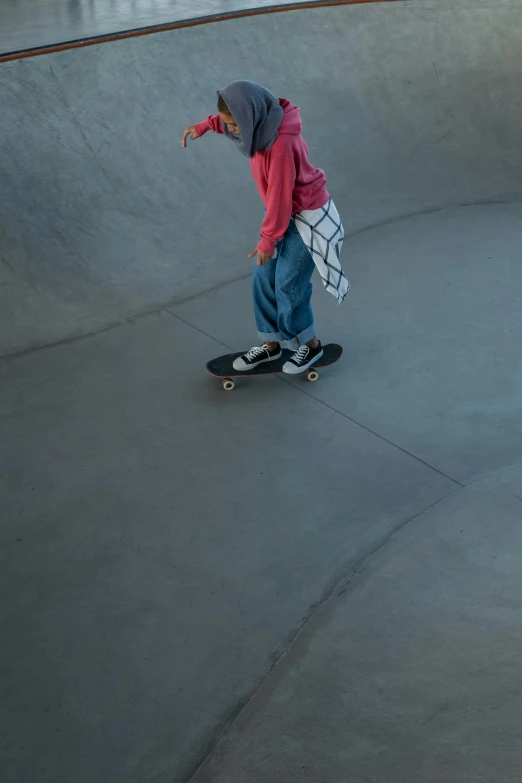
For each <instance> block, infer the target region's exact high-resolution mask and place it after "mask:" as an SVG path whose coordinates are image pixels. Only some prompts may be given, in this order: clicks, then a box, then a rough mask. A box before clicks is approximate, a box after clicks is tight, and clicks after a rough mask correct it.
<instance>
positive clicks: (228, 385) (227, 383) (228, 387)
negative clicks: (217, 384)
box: [223, 378, 236, 391]
mask: <svg viewBox="0 0 522 783" xmlns="http://www.w3.org/2000/svg"><path fill="white" fill-rule="evenodd" d="M223 388H224V390H225V391H232V389H235V388H236V384H235V383H234V381H233V380H232V379H231V378H225V380H224V381H223Z"/></svg>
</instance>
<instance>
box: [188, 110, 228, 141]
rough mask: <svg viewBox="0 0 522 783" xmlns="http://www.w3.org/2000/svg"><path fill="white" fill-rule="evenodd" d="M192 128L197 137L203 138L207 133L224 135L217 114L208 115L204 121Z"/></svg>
mask: <svg viewBox="0 0 522 783" xmlns="http://www.w3.org/2000/svg"><path fill="white" fill-rule="evenodd" d="M194 127H195V129H196V133H197V134H198V136H204V135H205V133H206V132H207V131H213V132H214V133H224V130H223V123H222V122H221V117H220V116H219V114H209V115H208V117H207V119H206V120H203V122H198V123H197V124H196V125H194Z"/></svg>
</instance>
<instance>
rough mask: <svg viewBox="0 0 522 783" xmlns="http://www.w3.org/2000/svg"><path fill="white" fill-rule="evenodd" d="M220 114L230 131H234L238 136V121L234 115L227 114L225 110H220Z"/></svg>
mask: <svg viewBox="0 0 522 783" xmlns="http://www.w3.org/2000/svg"><path fill="white" fill-rule="evenodd" d="M219 116H220V117H221V119H222V120H223V122H224V123H225V125H226V126H227V128H228V131H229V133H234V134H235V135H236V136H239V128H238V127H237V123H236V121H235V119H234V118H233V117H232V115H231V114H225V113H224V112H222V111H220V112H219Z"/></svg>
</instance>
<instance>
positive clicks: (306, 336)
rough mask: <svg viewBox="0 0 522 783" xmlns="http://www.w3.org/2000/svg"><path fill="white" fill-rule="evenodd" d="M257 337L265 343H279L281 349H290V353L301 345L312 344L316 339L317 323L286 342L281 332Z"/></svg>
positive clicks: (262, 333)
mask: <svg viewBox="0 0 522 783" xmlns="http://www.w3.org/2000/svg"><path fill="white" fill-rule="evenodd" d="M257 336H258V338H259V340H260V341H261V342H264V343H279V344H280V345H281V348H288V349H289V350H290V351H297V349H298V348H299V346H300V345H304V344H305V343H308V342H310V340H313V338H314V337H315V323H312V325H311V326H308V327H307V328H306V329H304V331H302V332H301V333H300V334H298V335H297V337H291V338H290V339H289V340H286V339H285V338H284V337H283V335H282V334H281V332H258V333H257Z"/></svg>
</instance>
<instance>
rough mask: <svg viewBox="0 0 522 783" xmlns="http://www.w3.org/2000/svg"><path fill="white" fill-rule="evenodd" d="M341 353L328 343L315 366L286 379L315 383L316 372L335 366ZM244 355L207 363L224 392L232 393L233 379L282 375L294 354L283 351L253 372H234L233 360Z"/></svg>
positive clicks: (234, 354)
mask: <svg viewBox="0 0 522 783" xmlns="http://www.w3.org/2000/svg"><path fill="white" fill-rule="evenodd" d="M342 352H343V349H342V348H341V346H340V345H336V344H335V343H328V345H323V355H322V356H321V358H320V359H318V360H317V362H315V364H312V366H311V367H309V368H308V370H305V371H304V372H303V373H299V374H298V375H289V376H288V377H289V378H298V377H299V376H300V375H301V376H304V377H305V378H307V379H308V380H309V381H317V380H318V379H319V373H318V370H319V369H320V368H321V367H327V366H328V365H329V364H335V362H337V361H339V359H340V358H341V354H342ZM244 353H245V352H244V351H242V352H241V353H227V354H225V355H224V356H218V357H217V358H216V359H212V360H211V361H210V362H207V371H208V372H209V373H210V374H211V375H213V376H214V377H215V378H222V379H223V388H224V389H225V391H232V389H234V387H235V385H236V384H235V383H234V380H233V378H239V377H241V376H245V377H247V378H251V377H252V376H253V375H278V374H279V373H282V372H283V364H284V363H285V362H286V361H287V360H288V359H289V358H290V357H291V356H292V354H293V353H294V352H293V351H288V350H283V353H282V355H281V356H280V358H279V359H276V360H275V361H273V362H264V363H263V364H258V365H257V367H254V369H253V370H245V371H244V372H240V371H239V370H234V368H233V366H232V363H233V362H234V361H235V359H237V358H238V357H239V356H242V355H243V354H244Z"/></svg>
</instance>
